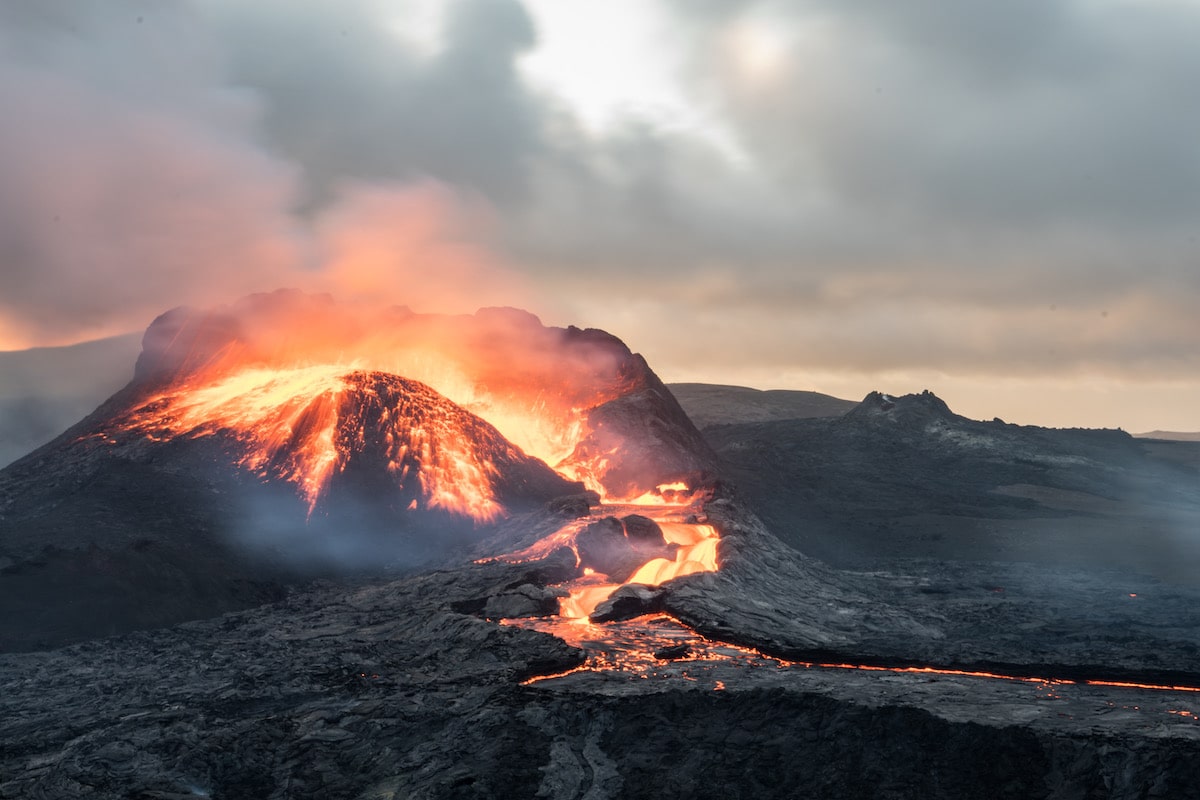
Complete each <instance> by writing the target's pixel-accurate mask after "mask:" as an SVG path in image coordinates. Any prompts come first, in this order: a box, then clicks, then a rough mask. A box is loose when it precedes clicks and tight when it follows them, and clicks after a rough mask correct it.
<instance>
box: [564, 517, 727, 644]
mask: <svg viewBox="0 0 1200 800" xmlns="http://www.w3.org/2000/svg"><path fill="white" fill-rule="evenodd" d="M658 526H659V528H660V529H662V532H663V539H665V540H666V541H667V543H669V544H674V545H678V549H677V550H676V551H675V558H674V559H666V558H652V559H650V560H649V561H647V562H646V563H645V564H643V565H642V566H640V567H638V569H637V570H635V571H634V573H633V575H631V576H630V577H629V580H627V581H625V582H624V583H612V582H610V581H609V580H608V579H607V577H604V576H599V575H585V576H584V577H583V578H580V579H579V580H577V581H573V582H572V583H571V584H568V585H567V586H566V587H565V588H567V590H568V591H569V592H570V596H568V597H566V598H564V599H563V600H562V601H561V602H560V603H559V610H558V614H559V616H560V617H564V618H566V619H574V620H580V621H584V622H586V621H587V620H588V617H590V616H591V615H592V612H594V611H595V610H596V606H598V605H600V604H601V603H603V602H604V601H605V600H607V599H608V598H609V597H610V596H611V595H612V593H613V592H615V591H616V590H617V589H620V588H621V587H622V586H626V585H629V584H634V583H637V584H642V585H645V586H660V585H662V584H664V583H666V582H667V581H670V580H674V579H675V578H682V577H683V576H684V575H693V574H695V573H697V572H716V570H717V542H719V541H720V538H721V537H720V536H718V535H717V530H716V528H714V527H713V526H712V525H703V524H698V523H695V524H692V523H684V522H659V523H658Z"/></svg>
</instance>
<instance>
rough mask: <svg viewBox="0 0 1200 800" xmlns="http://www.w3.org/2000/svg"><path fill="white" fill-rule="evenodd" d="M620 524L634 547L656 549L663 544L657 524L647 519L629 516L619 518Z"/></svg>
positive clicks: (634, 515)
mask: <svg viewBox="0 0 1200 800" xmlns="http://www.w3.org/2000/svg"><path fill="white" fill-rule="evenodd" d="M621 524H622V525H623V526H625V536H626V537H628V539H629V541H630V542H632V543H633V546H634V547H638V546H642V545H644V546H647V547H650V548H658V547H661V546H662V544H663V542H664V539H663V533H662V528H660V527H658V523H657V522H655V521H654V520H652V519H650V518H649V517H643V516H642V515H641V514H630V515H629V516H627V517H622V518H621Z"/></svg>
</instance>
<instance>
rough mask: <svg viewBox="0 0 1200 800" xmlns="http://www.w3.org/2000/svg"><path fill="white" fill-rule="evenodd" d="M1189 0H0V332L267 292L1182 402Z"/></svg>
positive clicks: (1190, 94) (1061, 414)
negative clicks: (282, 289)
mask: <svg viewBox="0 0 1200 800" xmlns="http://www.w3.org/2000/svg"><path fill="white" fill-rule="evenodd" d="M1197 42H1200V2H1197V0H1007V2H995V1H994V0H911V2H907V3H896V2H893V1H892V0H854V2H846V1H845V0H837V1H835V0H825V2H817V1H816V0H813V1H809V0H788V2H770V1H769V0H760V1H759V2H754V1H753V0H605V2H602V3H601V2H587V3H585V2H581V1H578V0H523V1H519V0H338V1H337V2H333V0H329V1H328V2H316V0H256V1H255V2H245V0H207V1H206V0H195V1H194V2H184V1H182V0H180V1H179V2H175V1H174V0H144V1H143V2H137V1H136V0H114V1H113V2H107V3H103V4H100V3H81V2H75V0H38V1H37V2H28V3H20V2H14V3H5V4H3V5H0V107H2V108H3V109H4V114H3V119H2V120H0V349H10V350H11V349H19V348H23V347H28V346H35V345H56V344H66V343H71V342H76V341H81V340H85V339H89V338H94V337H97V336H101V335H107V334H112V333H118V332H125V331H130V330H137V329H141V328H143V327H144V326H145V325H146V324H147V323H148V322H149V321H150V320H151V319H152V318H153V317H154V316H155V315H157V314H158V313H159V312H161V311H163V310H165V309H166V308H169V307H172V306H175V305H179V304H183V303H188V304H212V303H219V302H224V301H228V300H232V299H234V298H236V297H237V296H239V295H241V294H244V293H246V292H249V291H258V290H269V289H273V288H276V287H279V286H300V287H303V288H309V289H314V290H325V291H332V292H335V293H336V294H338V295H339V296H347V297H356V296H362V297H373V298H380V299H386V300H388V301H390V302H401V303H406V304H408V305H410V306H412V307H413V308H416V309H418V310H424V311H438V310H445V311H470V310H474V309H475V308H477V307H479V306H486V305H506V304H507V305H520V306H523V307H526V308H529V309H530V310H532V311H534V312H535V313H537V314H539V315H540V316H541V317H542V319H543V320H544V321H546V322H547V323H552V324H569V323H574V324H578V325H587V326H596V327H603V328H605V329H607V330H610V331H612V332H613V333H616V334H618V335H619V336H621V337H622V338H624V339H625V340H626V341H627V342H628V343H629V344H630V345H631V346H632V347H633V348H634V349H635V350H638V351H640V352H642V353H644V354H645V355H646V356H647V358H648V360H649V361H650V363H651V365H652V366H654V367H655V369H656V370H657V371H658V372H659V373H660V374H661V375H663V377H664V378H665V379H667V380H675V381H680V380H702V381H709V382H720V383H738V384H743V385H752V386H758V387H760V388H800V389H814V390H818V391H824V392H829V393H832V394H837V395H840V396H844V397H851V398H857V397H859V396H861V395H863V394H865V393H866V392H867V391H869V390H871V389H874V388H878V389H881V390H884V391H891V392H905V391H915V390H920V389H923V388H931V389H933V390H934V391H936V392H937V393H938V394H940V395H941V396H943V397H944V398H945V399H946V400H947V401H948V402H949V403H950V404H951V406H952V407H953V408H955V409H956V410H958V411H960V412H961V413H966V414H968V415H970V416H974V417H978V418H989V419H990V418H991V417H993V416H1001V417H1003V418H1005V419H1007V420H1009V421H1015V422H1026V423H1038V424H1050V425H1088V426H1110V427H1115V426H1121V427H1124V428H1126V429H1127V430H1134V431H1139V430H1147V429H1151V428H1165V429H1174V430H1200V241H1198V237H1200V147H1198V146H1197V144H1196V143H1197V142H1200V103H1197V102H1196V98H1197V89H1196V80H1197V78H1198V77H1200V47H1197V44H1196V43H1197Z"/></svg>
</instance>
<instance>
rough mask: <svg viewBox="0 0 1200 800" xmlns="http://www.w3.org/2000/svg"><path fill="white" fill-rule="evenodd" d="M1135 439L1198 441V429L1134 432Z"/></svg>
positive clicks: (1199, 434) (1199, 440) (1199, 439)
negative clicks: (1187, 431) (1188, 431)
mask: <svg viewBox="0 0 1200 800" xmlns="http://www.w3.org/2000/svg"><path fill="white" fill-rule="evenodd" d="M1134 437H1135V438H1137V439H1166V440H1167V441H1170V442H1200V431H1193V432H1191V433H1183V432H1180V431H1149V432H1147V433H1135V434H1134Z"/></svg>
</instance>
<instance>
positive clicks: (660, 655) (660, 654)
mask: <svg viewBox="0 0 1200 800" xmlns="http://www.w3.org/2000/svg"><path fill="white" fill-rule="evenodd" d="M691 653H692V648H691V645H688V644H677V645H672V646H671V647H663V648H661V649H659V650H655V651H654V653H653V654H652V655H653V656H654V657H655V658H657V659H658V660H659V661H673V660H675V659H677V658H687V657H688V656H689V655H691Z"/></svg>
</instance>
